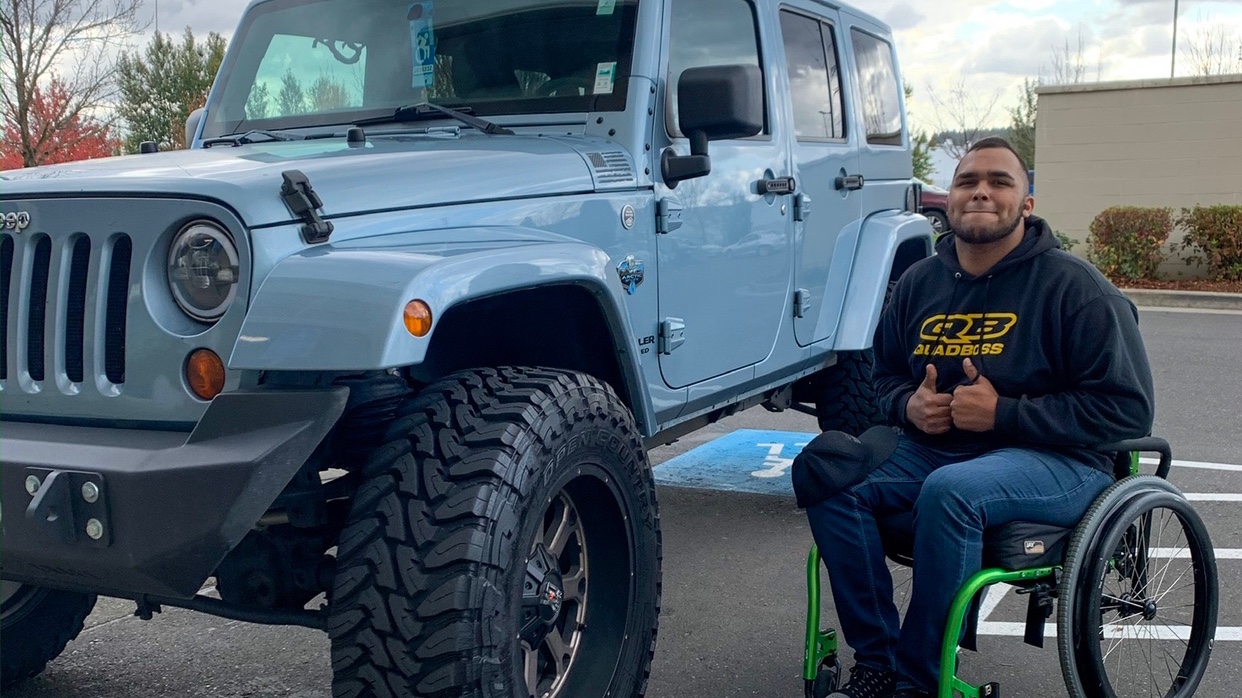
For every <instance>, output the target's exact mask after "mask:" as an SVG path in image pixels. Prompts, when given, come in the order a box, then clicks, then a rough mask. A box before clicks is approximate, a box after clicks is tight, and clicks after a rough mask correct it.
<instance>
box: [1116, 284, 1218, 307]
mask: <svg viewBox="0 0 1242 698" xmlns="http://www.w3.org/2000/svg"><path fill="white" fill-rule="evenodd" d="M1121 292H1122V293H1124V294H1126V295H1127V296H1129V298H1130V300H1131V301H1133V302H1134V304H1135V305H1137V306H1139V307H1140V308H1197V309H1209V310H1237V311H1242V293H1212V292H1208V291H1163V290H1158V289H1151V288H1123V289H1121Z"/></svg>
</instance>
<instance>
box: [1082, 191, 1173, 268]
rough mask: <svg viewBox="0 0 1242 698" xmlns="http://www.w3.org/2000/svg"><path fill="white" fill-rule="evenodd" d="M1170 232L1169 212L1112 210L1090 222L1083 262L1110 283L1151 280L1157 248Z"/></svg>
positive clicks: (1160, 258) (1157, 262) (1160, 256)
mask: <svg viewBox="0 0 1242 698" xmlns="http://www.w3.org/2000/svg"><path fill="white" fill-rule="evenodd" d="M1172 229H1173V209H1170V208H1154V207H1153V208H1145V207H1140V206H1114V207H1112V208H1107V209H1104V210H1103V211H1101V212H1100V215H1098V216H1096V217H1095V220H1093V221H1091V234H1090V235H1088V236H1087V258H1088V259H1090V260H1091V262H1092V263H1093V264H1095V266H1096V267H1098V268H1099V270H1100V271H1101V272H1103V273H1104V275H1105V276H1107V277H1109V278H1111V279H1129V280H1134V279H1154V278H1156V269H1157V268H1159V266H1160V263H1161V262H1163V261H1164V257H1165V255H1164V252H1163V251H1161V247H1162V246H1163V245H1164V243H1165V241H1167V240H1168V239H1169V232H1170V231H1172Z"/></svg>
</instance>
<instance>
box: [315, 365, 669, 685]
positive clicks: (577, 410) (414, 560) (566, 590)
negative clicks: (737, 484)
mask: <svg viewBox="0 0 1242 698" xmlns="http://www.w3.org/2000/svg"><path fill="white" fill-rule="evenodd" d="M396 414H397V415H398V416H397V417H396V418H395V419H394V420H393V422H392V423H391V424H390V425H389V427H388V429H387V431H386V432H385V434H384V436H383V438H382V439H380V440H379V441H378V443H377V445H375V446H374V447H373V448H372V449H371V450H370V452H369V453H368V454H367V455H366V456H365V459H364V461H363V462H360V463H357V464H355V465H354V467H356V468H358V469H360V470H361V473H362V476H363V479H362V484H361V485H360V486H359V489H358V491H357V493H356V495H355V497H354V501H353V503H352V505H351V512H350V514H349V521H348V523H347V524H346V527H345V529H344V530H343V532H342V533H341V537H340V542H339V545H338V551H337V571H336V578H335V582H334V586H333V590H332V594H331V617H330V620H329V635H330V638H331V641H332V663H333V671H334V679H333V692H334V695H336V696H359V697H362V696H404V695H417V696H425V697H428V698H439V697H440V696H455V697H456V696H469V697H470V698H532V697H533V698H570V697H572V698H603V696H605V695H612V696H641V695H642V694H643V693H644V691H645V690H646V685H647V675H648V673H649V671H650V666H651V657H652V653H653V651H654V645H655V634H656V622H657V617H658V613H659V603H660V559H661V558H660V556H661V547H660V546H661V542H660V530H659V515H658V510H657V506H656V500H655V487H654V482H653V480H652V475H651V468H650V465H649V464H648V463H647V458H646V454H645V453H644V451H643V447H642V441H641V439H640V437H639V433H638V430H637V428H636V426H635V425H634V421H633V418H632V417H631V416H630V413H629V411H628V410H627V409H626V407H625V405H624V404H623V403H622V402H621V401H620V400H619V399H618V398H617V396H616V394H615V393H614V392H613V391H612V390H611V389H610V388H609V387H608V386H606V385H604V384H602V383H600V382H599V381H597V380H595V379H594V378H591V377H590V376H586V375H583V374H579V373H572V372H568V371H559V370H550V369H526V368H502V369H478V370H474V371H466V372H461V373H456V374H453V375H451V376H448V377H447V378H444V379H442V380H440V381H438V382H436V383H434V384H432V385H430V386H428V387H427V388H425V389H424V390H422V391H421V392H420V393H419V394H418V395H417V396H415V397H412V398H410V399H408V400H407V401H406V402H405V403H404V404H403V405H401V406H400V407H399V408H398V409H397V412H396Z"/></svg>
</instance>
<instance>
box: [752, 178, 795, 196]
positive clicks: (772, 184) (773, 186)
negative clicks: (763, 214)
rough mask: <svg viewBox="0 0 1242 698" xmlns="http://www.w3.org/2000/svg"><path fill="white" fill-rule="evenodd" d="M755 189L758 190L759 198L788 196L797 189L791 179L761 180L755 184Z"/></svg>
mask: <svg viewBox="0 0 1242 698" xmlns="http://www.w3.org/2000/svg"><path fill="white" fill-rule="evenodd" d="M755 188H756V189H758V190H759V196H767V195H768V194H775V195H777V196H788V195H789V194H792V193H794V189H797V188H798V183H797V182H795V181H794V178H793V177H773V178H772V179H761V180H759V181H758V182H757V183H756V184H755Z"/></svg>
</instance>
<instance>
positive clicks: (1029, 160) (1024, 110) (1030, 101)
mask: <svg viewBox="0 0 1242 698" xmlns="http://www.w3.org/2000/svg"><path fill="white" fill-rule="evenodd" d="M1038 87H1039V81H1038V80H1032V79H1031V78H1027V79H1025V80H1023V81H1022V94H1021V95H1019V96H1018V106H1017V107H1014V108H1013V109H1010V110H1009V118H1010V126H1009V142H1010V143H1011V144H1013V149H1014V150H1016V151H1018V155H1021V156H1022V160H1023V161H1024V162H1026V166H1027V167H1030V168H1034V167H1035V111H1036V107H1037V106H1038V102H1039V98H1038V95H1036V94H1035V90H1036V89H1037V88H1038Z"/></svg>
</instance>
